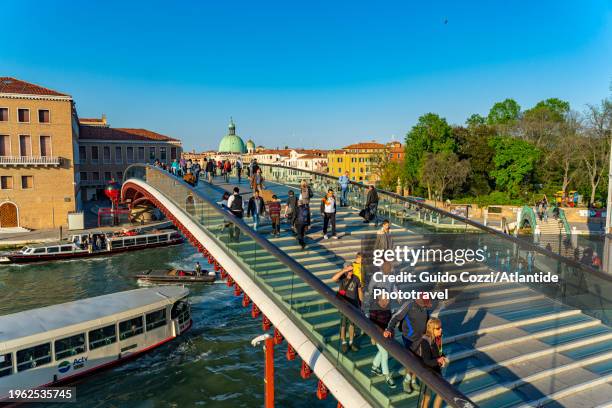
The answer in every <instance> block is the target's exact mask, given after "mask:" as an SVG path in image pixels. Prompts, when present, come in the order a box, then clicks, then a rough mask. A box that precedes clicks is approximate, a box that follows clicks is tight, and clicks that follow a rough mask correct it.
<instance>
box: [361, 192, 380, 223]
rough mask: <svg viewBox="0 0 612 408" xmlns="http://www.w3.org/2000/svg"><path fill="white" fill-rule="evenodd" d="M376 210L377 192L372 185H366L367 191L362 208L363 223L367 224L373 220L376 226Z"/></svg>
mask: <svg viewBox="0 0 612 408" xmlns="http://www.w3.org/2000/svg"><path fill="white" fill-rule="evenodd" d="M377 210H378V193H377V192H376V188H375V187H374V186H373V185H369V186H368V193H367V196H366V203H365V208H364V218H365V220H364V221H363V222H364V223H365V224H369V223H370V221H372V220H374V224H375V225H376V226H378V218H377V216H376V212H377Z"/></svg>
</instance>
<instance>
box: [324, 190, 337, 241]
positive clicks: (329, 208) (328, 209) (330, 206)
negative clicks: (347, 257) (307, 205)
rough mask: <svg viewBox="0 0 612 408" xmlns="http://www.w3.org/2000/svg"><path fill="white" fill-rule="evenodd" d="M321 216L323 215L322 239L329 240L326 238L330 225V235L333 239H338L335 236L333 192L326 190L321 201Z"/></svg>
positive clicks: (334, 198)
mask: <svg viewBox="0 0 612 408" xmlns="http://www.w3.org/2000/svg"><path fill="white" fill-rule="evenodd" d="M320 211H321V215H323V239H329V237H328V236H327V227H328V226H329V224H331V234H332V237H333V238H334V239H338V235H336V197H335V196H334V190H332V189H331V188H330V189H329V190H327V195H326V196H325V197H323V198H322V199H321V209H320Z"/></svg>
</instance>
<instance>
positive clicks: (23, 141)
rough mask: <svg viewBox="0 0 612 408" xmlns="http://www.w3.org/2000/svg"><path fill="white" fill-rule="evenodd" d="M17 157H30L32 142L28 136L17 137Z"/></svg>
mask: <svg viewBox="0 0 612 408" xmlns="http://www.w3.org/2000/svg"><path fill="white" fill-rule="evenodd" d="M19 155H20V156H31V155H32V140H31V138H30V136H28V135H20V136H19Z"/></svg>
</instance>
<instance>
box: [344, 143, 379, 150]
mask: <svg viewBox="0 0 612 408" xmlns="http://www.w3.org/2000/svg"><path fill="white" fill-rule="evenodd" d="M384 148H385V145H384V144H382V143H376V142H362V143H355V144H352V145H348V146H345V147H343V149H384Z"/></svg>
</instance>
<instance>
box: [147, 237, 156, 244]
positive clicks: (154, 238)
mask: <svg viewBox="0 0 612 408" xmlns="http://www.w3.org/2000/svg"><path fill="white" fill-rule="evenodd" d="M156 242H157V237H156V236H153V237H147V243H149V244H155V243H156Z"/></svg>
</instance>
